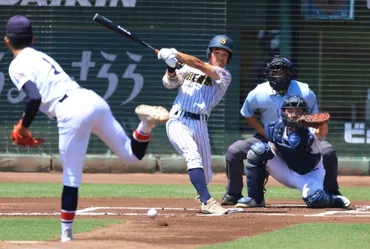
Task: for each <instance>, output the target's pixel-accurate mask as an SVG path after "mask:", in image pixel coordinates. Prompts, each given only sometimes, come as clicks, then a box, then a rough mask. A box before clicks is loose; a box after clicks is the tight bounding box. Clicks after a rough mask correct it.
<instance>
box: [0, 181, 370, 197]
mask: <svg viewBox="0 0 370 249" xmlns="http://www.w3.org/2000/svg"><path fill="white" fill-rule="evenodd" d="M61 191H62V185H61V184H59V183H0V197H30V198H32V197H38V198H41V197H60V195H61ZM341 191H342V194H344V195H346V196H348V197H349V198H350V199H351V200H353V201H356V200H370V191H369V188H361V187H356V188H342V189H341ZM210 192H211V194H212V195H213V196H214V197H215V198H221V197H222V195H223V194H224V192H225V187H223V186H215V185H211V186H210ZM244 193H245V190H244ZM79 196H80V197H81V198H86V197H89V198H92V197H95V198H104V197H107V198H129V197H134V198H194V197H195V189H194V187H193V186H191V185H190V184H189V185H148V184H145V185H135V184H131V185H125V184H82V185H81V187H80V191H79ZM266 198H267V199H275V200H282V199H291V200H300V199H301V195H300V193H299V191H297V190H294V189H289V188H286V187H282V186H269V187H268V191H267V192H266Z"/></svg>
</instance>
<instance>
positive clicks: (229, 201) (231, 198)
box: [221, 193, 243, 205]
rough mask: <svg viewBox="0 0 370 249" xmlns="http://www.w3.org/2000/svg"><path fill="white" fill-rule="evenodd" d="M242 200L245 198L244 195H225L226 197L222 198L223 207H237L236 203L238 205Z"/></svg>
mask: <svg viewBox="0 0 370 249" xmlns="http://www.w3.org/2000/svg"><path fill="white" fill-rule="evenodd" d="M240 198H243V195H242V194H236V195H231V194H228V193H225V195H224V197H222V199H221V205H235V204H236V203H238V200H239V199H240Z"/></svg>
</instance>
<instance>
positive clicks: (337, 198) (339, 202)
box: [333, 195, 351, 208]
mask: <svg viewBox="0 0 370 249" xmlns="http://www.w3.org/2000/svg"><path fill="white" fill-rule="evenodd" d="M350 206H351V201H350V200H349V199H348V198H347V197H344V196H343V195H333V207H334V208H349V207H350Z"/></svg>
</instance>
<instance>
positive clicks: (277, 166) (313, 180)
mask: <svg viewBox="0 0 370 249" xmlns="http://www.w3.org/2000/svg"><path fill="white" fill-rule="evenodd" d="M309 130H310V132H311V134H314V129H312V128H310V129H309ZM314 138H315V139H314V141H313V143H312V145H311V152H310V153H312V154H317V153H321V149H320V147H321V146H320V140H319V139H318V138H317V137H316V136H315V135H314ZM284 139H285V140H286V139H287V135H286V132H284ZM269 145H270V147H271V148H272V152H273V153H274V155H275V156H274V157H273V158H272V159H271V160H269V161H267V164H266V166H267V171H268V172H269V173H270V175H271V176H272V177H273V178H274V179H275V180H277V181H278V182H280V183H281V184H283V185H284V186H287V187H289V188H293V189H297V190H299V191H301V193H302V197H303V198H306V197H307V196H309V195H311V194H313V193H315V192H316V191H317V190H323V189H324V185H323V182H324V177H325V169H324V166H323V162H322V156H321V159H320V161H319V163H318V164H317V165H316V167H315V168H314V169H313V170H311V171H310V172H308V173H307V174H304V175H300V174H298V173H297V172H295V171H293V170H291V169H290V168H289V167H288V165H287V164H286V162H285V161H284V160H283V159H282V158H281V157H280V155H279V152H277V151H276V147H275V146H274V145H273V143H271V142H269Z"/></svg>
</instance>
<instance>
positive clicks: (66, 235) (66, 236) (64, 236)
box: [60, 228, 73, 242]
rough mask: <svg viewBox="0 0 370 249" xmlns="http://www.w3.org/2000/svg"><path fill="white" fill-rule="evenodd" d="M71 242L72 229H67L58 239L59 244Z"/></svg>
mask: <svg viewBox="0 0 370 249" xmlns="http://www.w3.org/2000/svg"><path fill="white" fill-rule="evenodd" d="M71 240H73V238H72V228H67V229H66V230H64V231H63V233H62V237H61V238H60V242H69V241H71Z"/></svg>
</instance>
